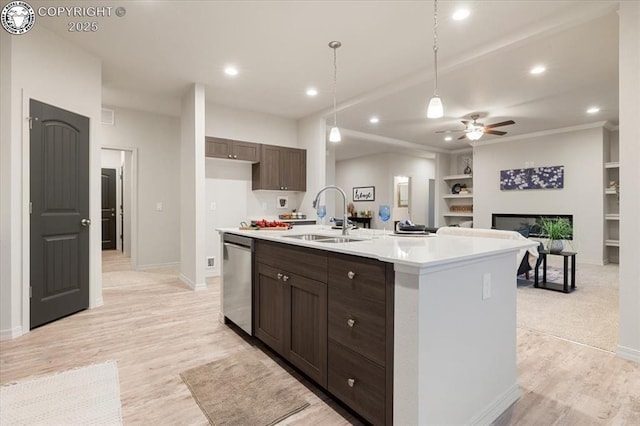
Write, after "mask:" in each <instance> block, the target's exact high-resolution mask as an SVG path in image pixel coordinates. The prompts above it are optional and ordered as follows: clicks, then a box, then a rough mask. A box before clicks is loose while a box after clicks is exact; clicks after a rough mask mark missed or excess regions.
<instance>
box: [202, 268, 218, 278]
mask: <svg viewBox="0 0 640 426" xmlns="http://www.w3.org/2000/svg"><path fill="white" fill-rule="evenodd" d="M204 276H205V277H207V278H210V277H219V276H220V270H219V269H207V271H206V272H205V274H204Z"/></svg>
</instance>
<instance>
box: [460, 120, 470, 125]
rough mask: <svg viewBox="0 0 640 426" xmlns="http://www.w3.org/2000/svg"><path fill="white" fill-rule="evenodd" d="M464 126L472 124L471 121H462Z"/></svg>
mask: <svg viewBox="0 0 640 426" xmlns="http://www.w3.org/2000/svg"><path fill="white" fill-rule="evenodd" d="M460 122H461V123H462V124H464V125H465V126H466V125H467V124H469V123H471V122H470V121H469V120H461V121H460Z"/></svg>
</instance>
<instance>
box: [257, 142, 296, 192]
mask: <svg viewBox="0 0 640 426" xmlns="http://www.w3.org/2000/svg"><path fill="white" fill-rule="evenodd" d="M252 189H253V190H256V189H266V190H273V191H306V190H307V151H306V150H304V149H296V148H288V147H284V146H275V145H264V144H263V145H261V152H260V162H259V163H256V164H253V182H252Z"/></svg>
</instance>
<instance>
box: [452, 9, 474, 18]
mask: <svg viewBox="0 0 640 426" xmlns="http://www.w3.org/2000/svg"><path fill="white" fill-rule="evenodd" d="M470 14H471V12H469V9H458V10H456V11H455V12H454V13H453V15H452V16H451V17H452V18H453V20H454V21H462V20H463V19H467V18H468V17H469V15H470Z"/></svg>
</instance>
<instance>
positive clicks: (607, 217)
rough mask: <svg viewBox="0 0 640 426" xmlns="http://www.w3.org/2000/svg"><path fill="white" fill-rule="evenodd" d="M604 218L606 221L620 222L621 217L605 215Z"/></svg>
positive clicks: (615, 214)
mask: <svg viewBox="0 0 640 426" xmlns="http://www.w3.org/2000/svg"><path fill="white" fill-rule="evenodd" d="M604 218H605V219H606V220H620V215H619V214H617V213H609V214H605V215H604Z"/></svg>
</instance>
